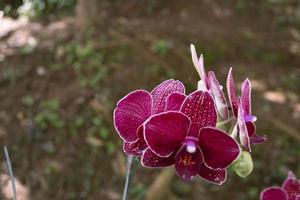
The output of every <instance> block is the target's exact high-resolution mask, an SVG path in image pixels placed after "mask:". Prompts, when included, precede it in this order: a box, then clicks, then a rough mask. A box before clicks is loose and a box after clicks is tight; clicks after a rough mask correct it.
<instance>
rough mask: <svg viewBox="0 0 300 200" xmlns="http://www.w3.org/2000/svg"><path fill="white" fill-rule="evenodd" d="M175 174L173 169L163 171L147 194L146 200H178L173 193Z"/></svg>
mask: <svg viewBox="0 0 300 200" xmlns="http://www.w3.org/2000/svg"><path fill="white" fill-rule="evenodd" d="M174 174H175V173H174V170H173V169H172V168H165V169H162V171H161V172H160V174H159V175H158V176H157V177H156V179H155V180H154V182H153V183H152V185H151V186H150V188H149V190H148V192H147V194H146V200H165V199H169V200H176V199H177V198H176V197H175V196H174V195H173V194H172V192H171V184H172V180H173V177H174Z"/></svg>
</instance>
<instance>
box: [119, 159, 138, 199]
mask: <svg viewBox="0 0 300 200" xmlns="http://www.w3.org/2000/svg"><path fill="white" fill-rule="evenodd" d="M135 168H136V166H135V158H134V157H133V156H130V155H128V157H127V174H126V181H125V186H124V191H123V197H122V200H128V192H129V188H130V184H131V181H132V178H133V175H134V172H135Z"/></svg>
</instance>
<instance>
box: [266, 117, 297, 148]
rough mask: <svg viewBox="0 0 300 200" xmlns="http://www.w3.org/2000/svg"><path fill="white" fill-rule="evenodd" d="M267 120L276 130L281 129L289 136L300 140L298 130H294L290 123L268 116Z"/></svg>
mask: <svg viewBox="0 0 300 200" xmlns="http://www.w3.org/2000/svg"><path fill="white" fill-rule="evenodd" d="M268 119H269V120H268V121H269V122H270V123H271V124H272V125H273V126H274V127H275V128H276V129H278V130H281V131H282V132H284V133H286V134H287V135H289V136H290V137H292V138H294V139H296V140H298V141H299V142H300V133H299V131H297V130H295V129H294V128H293V127H291V126H290V125H288V124H286V123H284V122H283V121H282V120H278V119H277V118H275V117H272V116H270V117H268Z"/></svg>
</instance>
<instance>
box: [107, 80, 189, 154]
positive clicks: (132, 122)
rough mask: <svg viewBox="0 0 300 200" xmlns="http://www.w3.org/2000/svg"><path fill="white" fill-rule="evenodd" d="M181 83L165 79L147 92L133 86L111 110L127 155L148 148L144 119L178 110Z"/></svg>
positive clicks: (182, 87)
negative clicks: (145, 138) (144, 134)
mask: <svg viewBox="0 0 300 200" xmlns="http://www.w3.org/2000/svg"><path fill="white" fill-rule="evenodd" d="M184 93H185V88H184V85H183V84H182V83H181V82H180V81H178V80H172V79H170V80H166V81H164V82H162V83H161V84H160V85H158V86H157V87H156V88H154V89H153V90H152V92H151V93H149V92H148V91H146V90H135V91H133V92H131V93H129V94H128V95H126V96H125V97H124V98H122V99H121V100H120V101H119V102H118V103H117V107H116V109H115V110H114V114H113V115H114V126H115V128H116V130H117V132H118V134H119V136H120V137H121V138H122V139H123V141H124V145H123V149H124V151H125V152H126V153H127V154H128V155H134V156H141V155H142V151H143V150H145V149H146V148H147V145H146V143H145V141H144V138H143V123H144V122H145V121H146V120H147V119H148V118H149V117H150V116H152V115H155V114H158V113H161V112H164V111H168V110H179V108H180V106H181V104H182V102H183V101H184V99H185V95H184Z"/></svg>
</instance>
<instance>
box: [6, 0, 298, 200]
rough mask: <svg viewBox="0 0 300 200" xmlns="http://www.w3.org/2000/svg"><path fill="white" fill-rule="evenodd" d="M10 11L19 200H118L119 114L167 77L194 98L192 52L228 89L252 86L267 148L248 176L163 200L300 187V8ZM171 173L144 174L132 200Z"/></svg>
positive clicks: (182, 1) (199, 184) (225, 4)
mask: <svg viewBox="0 0 300 200" xmlns="http://www.w3.org/2000/svg"><path fill="white" fill-rule="evenodd" d="M0 10H1V12H0V146H1V147H2V146H3V145H7V146H8V149H9V152H10V156H11V159H12V163H13V166H14V173H15V175H16V178H17V180H18V193H19V199H20V200H73V199H74V200H77V199H97V200H98V199H111V200H114V199H120V198H121V194H122V189H123V183H124V176H125V170H126V157H125V155H124V153H123V151H122V142H121V140H120V138H118V136H117V134H116V132H115V130H114V128H113V125H112V110H113V109H114V107H115V105H116V102H117V101H118V99H120V98H121V97H123V96H124V95H126V94H127V93H128V92H129V91H131V90H134V89H139V88H143V89H147V90H151V89H152V88H153V87H154V86H155V85H157V84H158V83H160V82H161V81H163V80H165V79H168V78H174V79H179V80H181V81H182V82H183V83H184V84H185V85H186V87H187V90H188V92H191V91H193V90H194V89H195V88H196V82H197V80H198V76H197V73H196V71H195V70H194V68H193V64H192V61H191V58H190V57H191V56H190V53H189V45H190V43H194V44H195V45H196V47H197V50H198V52H201V53H203V54H204V59H205V65H206V69H207V70H215V71H216V74H217V77H218V78H219V80H220V81H221V82H222V83H223V84H224V83H225V78H226V75H227V72H228V69H229V67H233V70H234V76H235V79H236V80H237V82H238V85H239V86H240V84H241V82H242V81H243V80H244V79H245V78H246V77H248V78H250V79H251V80H252V85H253V88H254V91H253V106H254V108H253V113H254V114H256V115H257V116H258V121H257V128H258V130H257V132H258V133H259V134H266V135H267V136H268V137H269V140H268V142H267V143H265V144H264V145H258V146H255V147H254V148H253V149H254V152H253V153H252V156H253V160H254V167H255V168H254V171H253V173H252V174H251V175H250V176H249V177H247V178H245V179H241V178H239V177H238V176H237V175H236V174H234V173H229V175H228V180H227V182H226V183H225V184H224V185H223V186H215V185H212V184H209V183H206V182H204V181H202V180H201V179H200V178H197V179H196V180H195V181H194V182H193V183H190V184H187V183H183V182H182V181H180V180H179V179H178V178H177V177H176V176H174V177H172V178H171V181H170V183H169V184H165V185H166V186H165V188H163V187H162V188H161V191H160V192H166V191H167V193H169V194H168V195H169V196H168V197H165V199H183V200H185V199H201V200H206V199H207V200H218V199H226V200H227V199H228V200H229V199H230V200H257V199H258V198H259V193H260V191H261V190H262V189H263V188H265V187H267V186H271V185H281V183H282V182H283V180H284V178H285V177H286V176H287V172H288V170H293V171H294V172H295V173H296V174H297V175H298V177H300V164H299V163H300V123H299V121H300V92H299V91H300V2H299V1H298V0H264V1H260V0H253V1H248V0H239V1H234V0H224V1H217V0H165V1H158V0H126V1H124V0H100V1H98V0H78V1H76V0H23V1H22V0H0ZM1 155H2V154H1ZM0 158H1V159H0V185H1V187H0V188H1V192H0V193H1V194H0V199H8V198H9V197H8V196H7V188H9V186H8V183H7V180H8V177H7V169H6V165H5V160H4V155H3V156H1V157H0ZM161 172H163V170H161V169H155V170H153V169H145V168H142V167H140V166H139V167H138V168H137V171H136V176H135V178H134V181H133V186H132V188H131V193H130V197H131V199H136V200H141V199H145V198H146V196H147V192H149V188H151V186H152V184H153V182H154V181H157V180H158V178H157V177H159V176H161V174H160V173H161ZM165 180H167V179H165ZM8 190H9V189H8Z"/></svg>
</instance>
